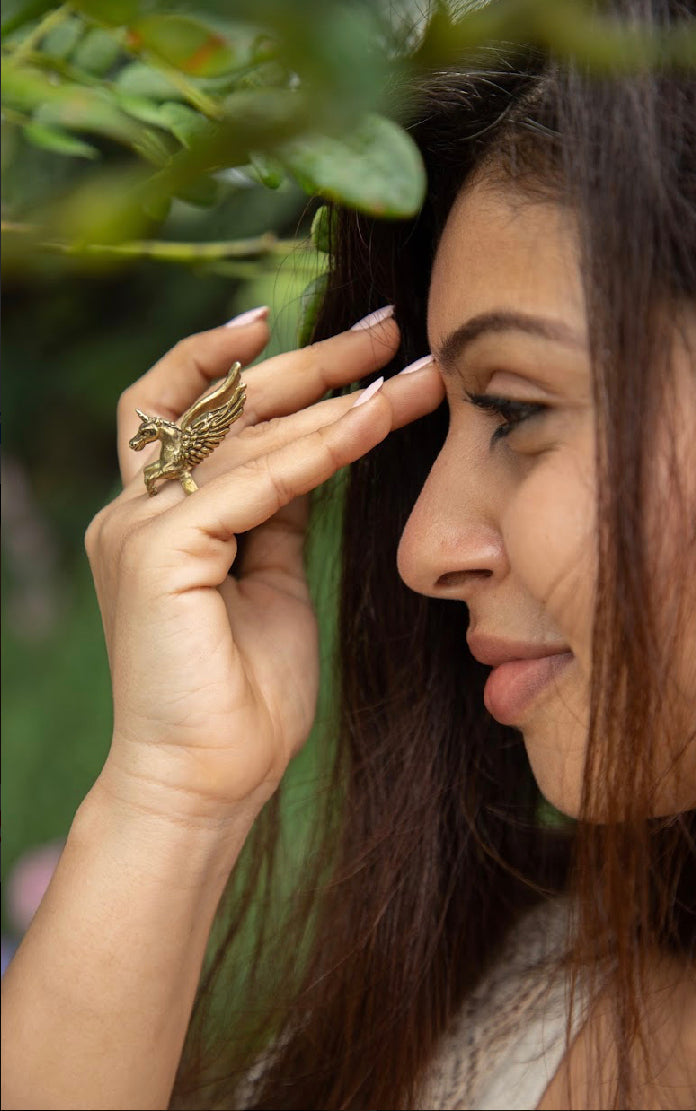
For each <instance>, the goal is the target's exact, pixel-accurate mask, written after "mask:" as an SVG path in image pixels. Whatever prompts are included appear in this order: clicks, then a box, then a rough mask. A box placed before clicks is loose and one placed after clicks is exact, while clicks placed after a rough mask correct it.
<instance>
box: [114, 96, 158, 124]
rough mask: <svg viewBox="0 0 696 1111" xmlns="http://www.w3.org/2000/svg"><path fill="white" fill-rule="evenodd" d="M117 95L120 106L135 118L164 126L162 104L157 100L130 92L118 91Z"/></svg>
mask: <svg viewBox="0 0 696 1111" xmlns="http://www.w3.org/2000/svg"><path fill="white" fill-rule="evenodd" d="M115 95H116V101H117V103H118V106H119V108H122V109H123V111H124V112H127V113H128V115H129V116H132V117H133V119H134V120H140V121H141V122H142V123H149V124H155V126H156V127H161V126H162V122H161V111H162V105H161V104H158V103H157V101H155V100H150V99H149V98H148V97H146V96H131V95H130V94H129V93H121V92H117V93H116V94H115Z"/></svg>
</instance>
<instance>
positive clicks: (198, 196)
mask: <svg viewBox="0 0 696 1111" xmlns="http://www.w3.org/2000/svg"><path fill="white" fill-rule="evenodd" d="M174 195H175V196H176V197H178V198H179V200H181V201H187V202H188V204H195V205H197V206H198V207H199V208H211V207H212V206H213V205H214V204H217V202H218V200H219V197H220V184H219V182H217V181H215V179H214V178H212V177H208V176H207V175H204V174H201V176H200V177H198V178H196V179H195V180H194V181H191V182H189V183H188V184H187V185H185V186H184V187H183V188H181V189H177V191H176V193H175V194H174Z"/></svg>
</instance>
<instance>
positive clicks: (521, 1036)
mask: <svg viewBox="0 0 696 1111" xmlns="http://www.w3.org/2000/svg"><path fill="white" fill-rule="evenodd" d="M569 909H570V908H569V903H568V902H567V900H565V899H562V898H555V899H552V900H550V901H549V902H547V903H544V904H542V905H540V906H538V907H535V908H534V909H533V910H531V911H529V912H528V913H527V914H526V915H525V916H524V917H523V918H522V920H521V922H520V923H519V924H518V926H517V928H516V929H515V930H513V932H512V934H511V936H510V937H509V938H508V939H507V941H506V943H505V945H504V946H503V949H502V952H501V954H500V956H499V958H498V960H497V961H496V963H495V964H494V966H493V967H492V968H491V969H490V970H489V972H488V973H487V974H486V975H485V976H484V977H483V979H482V980H481V982H480V983H479V984H478V985H477V987H476V989H475V990H474V991H473V992H472V993H471V995H469V996H467V998H466V999H465V1001H464V1003H463V1005H462V1007H461V1010H460V1011H459V1013H458V1014H457V1016H456V1019H455V1021H454V1023H453V1025H452V1028H451V1029H450V1031H449V1032H448V1033H447V1034H446V1035H445V1036H444V1037H443V1038H442V1041H441V1042H440V1046H439V1048H438V1050H437V1052H436V1054H435V1056H434V1058H433V1060H432V1062H431V1064H430V1065H429V1066H428V1068H427V1070H426V1075H425V1077H424V1081H423V1083H422V1085H421V1092H420V1096H419V1098H418V1101H417V1105H416V1106H417V1107H418V1108H420V1109H422V1111H535V1108H536V1107H537V1105H538V1104H539V1101H540V1100H541V1098H542V1096H543V1095H544V1092H545V1091H546V1089H547V1087H548V1085H549V1084H550V1082H551V1080H552V1079H553V1077H554V1075H555V1073H556V1071H557V1069H558V1066H559V1065H560V1063H561V1061H562V1059H563V1054H564V1052H565V1048H566V1023H567V1017H568V1007H569V1000H568V990H567V982H566V977H565V976H564V974H563V972H562V969H561V961H562V958H563V956H564V954H565V952H566V948H567V942H568V924H569ZM585 1011H586V1000H585V997H584V996H583V994H582V989H580V990H579V991H578V992H577V994H576V998H575V999H574V1001H573V1023H572V1028H571V1037H572V1036H574V1035H575V1033H577V1031H578V1029H579V1027H580V1025H581V1023H582V1020H583V1018H584V1013H585ZM269 1052H270V1051H267V1052H266V1053H264V1054H262V1055H261V1057H260V1059H259V1061H257V1063H256V1065H255V1066H254V1067H253V1068H252V1070H251V1071H250V1072H249V1073H248V1074H247V1076H246V1078H245V1083H244V1084H243V1085H242V1086H241V1087H240V1089H239V1090H238V1092H237V1100H236V1106H237V1107H246V1106H248V1105H249V1101H250V1099H251V1098H252V1092H253V1088H254V1085H255V1084H256V1082H257V1081H258V1079H259V1077H260V1076H262V1074H263V1072H264V1069H265V1068H266V1067H267V1065H268V1059H269Z"/></svg>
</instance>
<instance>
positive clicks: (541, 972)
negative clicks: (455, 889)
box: [418, 899, 585, 1111]
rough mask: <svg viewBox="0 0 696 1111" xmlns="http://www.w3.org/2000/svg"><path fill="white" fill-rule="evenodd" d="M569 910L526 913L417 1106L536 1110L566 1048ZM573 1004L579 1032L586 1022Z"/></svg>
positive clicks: (457, 1025) (459, 1021)
mask: <svg viewBox="0 0 696 1111" xmlns="http://www.w3.org/2000/svg"><path fill="white" fill-rule="evenodd" d="M567 924H568V905H567V903H566V902H565V900H562V899H556V900H553V901H552V902H551V903H549V904H545V905H543V906H540V907H536V908H535V909H534V910H533V911H531V912H529V913H528V914H527V915H526V916H525V917H524V918H523V919H522V921H521V922H520V923H519V925H518V927H517V928H516V929H515V930H513V932H512V935H511V936H510V938H508V940H507V942H506V944H505V947H504V949H503V952H502V953H501V955H500V957H499V959H498V961H497V962H496V964H495V965H494V967H493V968H492V969H491V970H490V971H489V972H488V973H487V975H485V976H484V978H483V980H482V981H481V982H480V984H479V985H478V986H477V988H476V990H475V991H474V992H473V993H472V994H471V995H470V996H469V997H468V998H467V999H466V1000H465V1002H464V1004H463V1006H462V1009H461V1010H460V1012H459V1014H458V1015H457V1018H456V1021H455V1022H454V1024H453V1026H452V1028H451V1030H450V1031H449V1032H448V1033H447V1035H446V1036H445V1037H444V1038H443V1039H442V1042H441V1044H440V1047H439V1049H438V1051H437V1053H436V1055H435V1058H434V1059H433V1062H432V1064H431V1065H430V1066H429V1068H428V1070H427V1073H426V1077H425V1080H424V1083H423V1085H422V1094H421V1097H420V1099H419V1101H418V1105H419V1107H420V1108H423V1109H427V1111H534V1109H535V1108H536V1107H537V1105H538V1103H539V1101H540V1100H541V1098H542V1096H543V1094H544V1092H545V1091H546V1088H547V1087H548V1085H549V1083H550V1082H551V1080H552V1079H553V1076H554V1074H555V1073H556V1071H557V1069H558V1066H559V1065H560V1063H561V1061H562V1059H563V1055H564V1051H565V1047H566V1023H567V1017H568V1006H569V1000H568V988H567V983H566V980H565V977H564V976H563V974H562V973H561V971H560V969H559V960H560V958H561V957H562V956H563V953H564V949H565V945H566V944H567ZM584 1009H585V1007H584V1001H583V999H582V996H581V993H579V994H578V997H576V999H575V1000H574V1003H573V1028H572V1033H573V1034H575V1033H576V1032H577V1030H578V1029H579V1027H580V1024H581V1022H582V1019H583V1012H584Z"/></svg>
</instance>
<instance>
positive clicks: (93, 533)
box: [84, 509, 106, 563]
mask: <svg viewBox="0 0 696 1111" xmlns="http://www.w3.org/2000/svg"><path fill="white" fill-rule="evenodd" d="M105 512H106V511H105V510H104V509H100V510H99V512H98V513H96V514H95V515H94V517H93V518H92V520H91V521H90V522H89V524H88V525H87V528H86V530H85V541H84V542H85V551H86V553H87V558H88V559H89V561H90V563H91V562H92V560H93V559H94V558H95V557H96V554H97V551H98V548H99V541H100V539H101V531H102V525H103V521H104V514H105Z"/></svg>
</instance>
